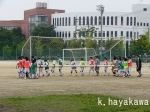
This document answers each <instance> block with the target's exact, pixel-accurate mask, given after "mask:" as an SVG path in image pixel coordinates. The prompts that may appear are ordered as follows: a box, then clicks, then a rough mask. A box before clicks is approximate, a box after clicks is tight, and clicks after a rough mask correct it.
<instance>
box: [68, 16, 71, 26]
mask: <svg viewBox="0 0 150 112" xmlns="http://www.w3.org/2000/svg"><path fill="white" fill-rule="evenodd" d="M68 25H69V26H70V25H71V18H70V17H69V18H68Z"/></svg>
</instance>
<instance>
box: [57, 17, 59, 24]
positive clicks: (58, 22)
mask: <svg viewBox="0 0 150 112" xmlns="http://www.w3.org/2000/svg"><path fill="white" fill-rule="evenodd" d="M57 26H59V18H57Z"/></svg>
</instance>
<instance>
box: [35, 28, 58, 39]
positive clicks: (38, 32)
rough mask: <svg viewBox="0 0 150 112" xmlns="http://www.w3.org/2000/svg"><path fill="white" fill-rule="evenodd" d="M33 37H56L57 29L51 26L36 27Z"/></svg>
mask: <svg viewBox="0 0 150 112" xmlns="http://www.w3.org/2000/svg"><path fill="white" fill-rule="evenodd" d="M32 36H45V37H56V31H55V27H54V26H53V25H51V26H36V27H35V28H34V30H33V31H32Z"/></svg>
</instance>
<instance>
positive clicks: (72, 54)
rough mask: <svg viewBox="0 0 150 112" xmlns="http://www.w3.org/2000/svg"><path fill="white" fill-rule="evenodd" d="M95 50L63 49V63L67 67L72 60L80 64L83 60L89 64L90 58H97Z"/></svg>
mask: <svg viewBox="0 0 150 112" xmlns="http://www.w3.org/2000/svg"><path fill="white" fill-rule="evenodd" d="M96 55H97V54H96V51H95V49H94V48H75V49H63V63H64V64H65V65H68V64H70V61H71V60H74V61H76V63H77V64H79V63H80V61H81V58H83V60H84V61H85V62H86V64H88V60H89V57H94V56H96Z"/></svg>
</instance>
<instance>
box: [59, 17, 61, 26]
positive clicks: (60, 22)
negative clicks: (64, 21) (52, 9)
mask: <svg viewBox="0 0 150 112" xmlns="http://www.w3.org/2000/svg"><path fill="white" fill-rule="evenodd" d="M59 22H60V23H59V25H60V26H61V18H60V19H59Z"/></svg>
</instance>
